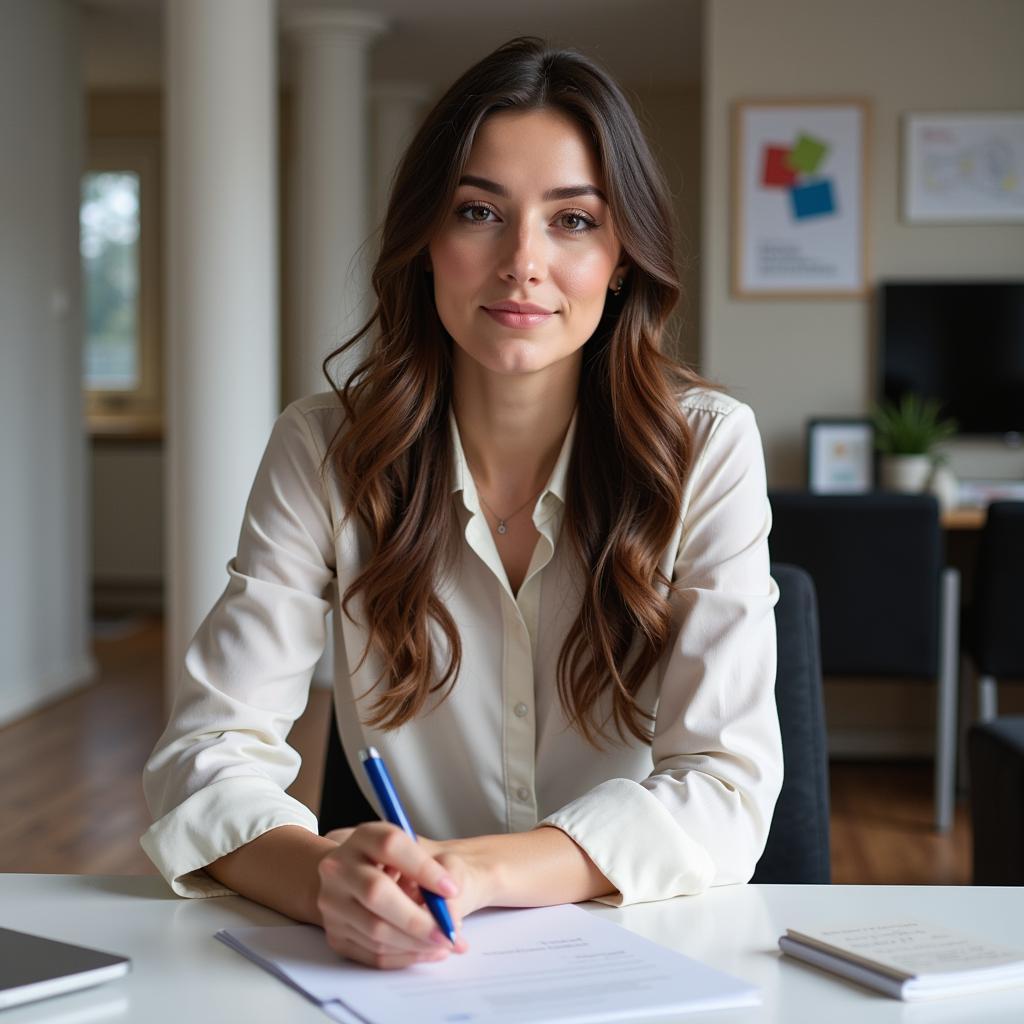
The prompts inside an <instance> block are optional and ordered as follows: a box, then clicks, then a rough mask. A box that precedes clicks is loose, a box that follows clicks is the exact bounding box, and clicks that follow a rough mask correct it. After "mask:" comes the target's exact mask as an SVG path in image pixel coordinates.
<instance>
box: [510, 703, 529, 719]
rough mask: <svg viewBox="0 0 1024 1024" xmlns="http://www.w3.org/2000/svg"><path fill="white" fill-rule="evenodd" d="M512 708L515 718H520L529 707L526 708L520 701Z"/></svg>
mask: <svg viewBox="0 0 1024 1024" xmlns="http://www.w3.org/2000/svg"><path fill="white" fill-rule="evenodd" d="M513 710H514V711H515V713H516V718H522V717H523V716H524V715H525V714H526V712H527V711H528V710H529V709H528V708H527V706H526V705H525V704H524V703H523V702H522V701H520V702H519V703H518V704H517V705H516V706H515V708H513Z"/></svg>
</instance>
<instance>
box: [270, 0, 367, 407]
mask: <svg viewBox="0 0 1024 1024" xmlns="http://www.w3.org/2000/svg"><path fill="white" fill-rule="evenodd" d="M284 27H285V29H286V31H287V32H288V33H289V35H290V37H291V40H292V43H293V56H294V76H293V95H294V106H293V109H294V115H293V120H294V124H295V135H294V139H293V146H292V151H293V152H294V154H295V158H294V159H295V173H294V176H293V178H292V183H291V189H290V191H291V195H290V197H289V206H290V224H291V240H292V244H291V246H290V252H289V264H290V266H289V278H288V280H289V295H290V305H291V308H292V309H293V310H294V319H293V322H292V324H291V325H290V332H289V333H290V338H289V349H288V351H287V352H286V353H285V396H286V399H287V400H289V401H290V400H292V399H295V398H300V397H302V396H303V395H308V394H312V393H314V392H317V391H324V390H326V389H327V388H328V387H329V385H328V384H327V381H326V379H325V378H324V375H323V371H322V368H321V366H322V363H323V360H324V357H325V356H326V355H327V354H328V353H329V352H330V351H332V350H333V349H335V348H337V347H338V345H339V344H341V342H342V341H343V340H344V339H345V338H346V337H348V336H349V335H351V334H353V333H354V332H355V330H356V329H357V328H358V327H359V325H360V324H361V323H362V321H363V320H364V319H365V318H366V316H368V315H369V311H370V310H371V309H372V308H373V307H372V303H371V302H370V298H369V288H370V285H369V277H368V271H369V266H370V263H371V260H372V254H371V253H370V252H369V251H368V249H369V246H368V245H367V244H366V243H367V241H368V238H369V235H370V232H371V222H370V208H371V203H372V196H371V191H370V187H369V127H368V123H369V118H368V116H367V107H368V99H367V56H368V51H369V47H370V45H371V43H372V42H373V40H374V39H376V38H377V37H378V36H379V35H380V34H381V33H382V32H384V31H385V29H386V27H387V22H386V21H385V19H384V18H382V17H380V16H379V15H376V14H372V13H369V12H364V11H332V10H308V11H302V10H299V11H295V12H293V13H290V14H289V15H288V16H287V17H286V18H285V20H284ZM340 362H341V361H340V360H339V361H338V363H336V364H334V367H333V369H334V372H335V373H336V374H340V373H341V367H340ZM346 365H354V364H352V362H351V360H350V361H349V362H348V363H346Z"/></svg>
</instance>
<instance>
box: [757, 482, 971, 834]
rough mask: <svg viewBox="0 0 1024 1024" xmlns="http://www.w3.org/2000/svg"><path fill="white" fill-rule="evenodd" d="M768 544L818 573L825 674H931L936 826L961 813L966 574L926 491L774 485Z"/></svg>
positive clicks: (778, 554) (785, 559) (916, 676)
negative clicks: (948, 558) (826, 491)
mask: <svg viewBox="0 0 1024 1024" xmlns="http://www.w3.org/2000/svg"><path fill="white" fill-rule="evenodd" d="M770 499H771V505H772V514H773V527H772V533H771V537H770V538H769V546H770V548H771V553H772V557H773V558H774V559H775V560H777V561H782V562H791V563H793V564H796V565H799V566H801V567H803V568H805V569H806V570H807V571H808V572H809V573H810V574H811V577H812V578H813V580H814V587H815V590H816V592H817V596H818V614H819V620H820V627H821V665H822V671H823V672H824V674H825V676H826V677H827V676H830V675H835V676H876V677H900V678H911V679H932V680H934V681H935V682H936V683H937V699H936V717H935V735H936V741H935V748H936V749H935V787H934V788H935V815H934V818H935V825H936V827H937V828H938V829H939V830H940V831H945V830H947V829H948V828H949V826H950V824H951V823H952V818H953V800H954V784H955V764H956V709H957V659H958V649H959V601H960V575H959V573H958V572H957V571H956V570H955V569H948V568H944V567H943V563H944V554H943V544H942V533H941V530H940V526H939V506H938V502H937V501H936V499H935V498H934V497H932V496H931V495H925V494H885V493H872V494H857V495H821V494H810V493H806V492H782V491H777V492H773V493H772V494H771V495H770Z"/></svg>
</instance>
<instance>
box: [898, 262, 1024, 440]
mask: <svg viewBox="0 0 1024 1024" xmlns="http://www.w3.org/2000/svg"><path fill="white" fill-rule="evenodd" d="M879 305H880V315H881V322H880V331H879V345H880V353H879V368H880V371H881V385H882V386H881V391H882V394H883V395H884V396H885V397H886V398H888V399H891V400H894V401H899V399H900V398H901V397H902V396H903V395H904V394H906V393H907V392H910V391H912V392H915V393H917V394H919V395H921V396H923V397H925V398H936V399H938V400H939V401H940V402H941V403H942V407H943V411H944V412H945V414H946V415H947V416H952V417H953V418H954V419H955V420H956V421H957V424H958V426H959V431H960V433H963V434H1009V433H1015V434H1018V433H1021V432H1024V281H971V282H952V281H928V282H918V281H915V282H911V281H898V282H895V281H893V282H887V283H885V284H882V285H881V286H880V296H879Z"/></svg>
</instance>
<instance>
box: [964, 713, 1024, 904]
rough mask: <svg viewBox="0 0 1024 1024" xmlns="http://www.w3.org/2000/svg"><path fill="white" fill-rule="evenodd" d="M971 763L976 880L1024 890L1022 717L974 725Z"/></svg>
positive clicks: (970, 734)
mask: <svg viewBox="0 0 1024 1024" xmlns="http://www.w3.org/2000/svg"><path fill="white" fill-rule="evenodd" d="M967 749H968V756H969V759H970V764H971V771H970V776H971V836H972V844H973V848H974V850H973V852H974V856H973V861H972V881H973V883H974V884H975V885H1024V715H1003V716H1002V717H1000V718H996V719H993V720H992V721H991V722H976V723H975V724H974V725H972V726H971V728H970V729H969V730H968V733H967Z"/></svg>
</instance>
